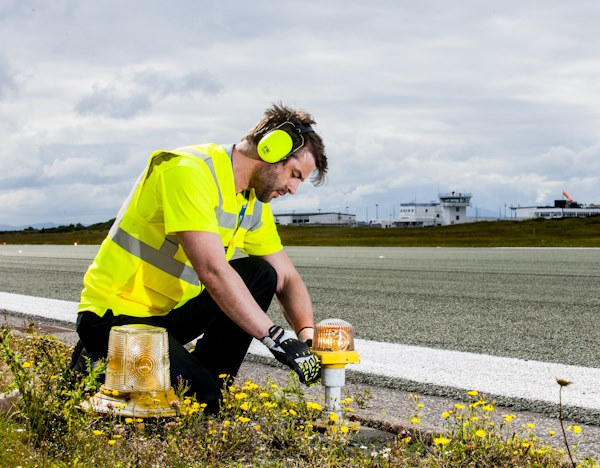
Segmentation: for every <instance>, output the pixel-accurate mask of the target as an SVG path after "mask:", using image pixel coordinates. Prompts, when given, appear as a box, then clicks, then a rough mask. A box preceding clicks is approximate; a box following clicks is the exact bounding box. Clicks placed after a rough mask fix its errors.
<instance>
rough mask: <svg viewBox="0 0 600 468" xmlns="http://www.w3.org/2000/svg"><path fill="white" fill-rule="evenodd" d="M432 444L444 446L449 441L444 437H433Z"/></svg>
mask: <svg viewBox="0 0 600 468" xmlns="http://www.w3.org/2000/svg"><path fill="white" fill-rule="evenodd" d="M409 440H410V438H409ZM433 443H434V444H435V445H446V444H449V443H450V439H447V438H446V437H444V436H442V435H441V436H439V437H435V438H434V439H433Z"/></svg>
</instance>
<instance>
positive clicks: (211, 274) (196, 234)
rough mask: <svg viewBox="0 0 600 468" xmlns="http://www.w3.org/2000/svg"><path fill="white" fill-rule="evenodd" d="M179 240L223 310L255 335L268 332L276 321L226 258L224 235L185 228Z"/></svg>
mask: <svg viewBox="0 0 600 468" xmlns="http://www.w3.org/2000/svg"><path fill="white" fill-rule="evenodd" d="M177 240H178V241H179V243H180V244H181V246H182V247H183V250H184V251H185V253H186V255H187V256H188V258H189V259H190V261H191V262H192V265H193V267H194V270H196V273H197V274H198V278H199V279H200V281H201V282H202V284H204V286H205V287H206V290H207V291H208V293H209V294H210V295H211V297H212V298H213V299H214V301H215V302H216V303H217V305H218V306H219V307H220V308H221V310H222V311H223V312H225V314H226V315H227V316H228V317H229V318H230V319H231V320H233V321H234V322H235V323H236V324H238V325H239V326H240V327H241V328H242V329H243V330H244V331H245V332H246V333H248V334H250V335H252V336H253V337H255V338H257V339H259V340H260V339H261V338H263V337H264V336H267V335H268V334H269V328H271V327H272V326H273V325H274V324H273V321H272V320H271V319H270V318H269V317H268V315H267V314H265V313H264V312H263V310H262V309H261V308H260V306H259V305H258V304H257V303H256V301H255V300H254V298H253V297H252V294H251V293H250V291H249V290H248V288H247V287H246V285H245V284H244V281H243V280H242V278H241V277H240V276H239V275H238V274H237V272H236V271H235V270H234V269H233V268H232V267H231V265H229V263H228V262H227V259H226V257H225V251H224V249H223V244H222V242H221V238H220V237H219V236H218V235H217V234H215V233H212V232H203V231H185V232H178V233H177Z"/></svg>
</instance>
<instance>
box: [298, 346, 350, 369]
mask: <svg viewBox="0 0 600 468" xmlns="http://www.w3.org/2000/svg"><path fill="white" fill-rule="evenodd" d="M310 351H311V352H312V353H313V354H314V355H315V356H317V357H318V358H319V361H321V365H322V366H330V367H335V366H337V367H345V366H346V364H353V363H356V362H358V353H357V352H356V351H320V350H318V349H311V350H310Z"/></svg>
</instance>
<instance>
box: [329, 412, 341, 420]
mask: <svg viewBox="0 0 600 468" xmlns="http://www.w3.org/2000/svg"><path fill="white" fill-rule="evenodd" d="M338 419H339V417H338V415H337V413H329V420H330V421H334V422H335V421H337V420H338Z"/></svg>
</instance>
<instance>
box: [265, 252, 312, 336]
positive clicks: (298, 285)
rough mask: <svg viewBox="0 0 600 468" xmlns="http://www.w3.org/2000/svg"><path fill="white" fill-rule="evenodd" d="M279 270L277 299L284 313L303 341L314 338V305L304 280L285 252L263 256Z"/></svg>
mask: <svg viewBox="0 0 600 468" xmlns="http://www.w3.org/2000/svg"><path fill="white" fill-rule="evenodd" d="M263 258H264V259H265V260H267V261H268V262H269V263H270V264H271V266H272V267H273V268H275V271H276V272H277V291H276V293H277V300H278V301H279V305H280V307H281V310H282V312H283V315H284V316H285V318H286V319H287V321H288V322H289V324H290V325H291V326H292V328H293V329H294V331H295V332H296V333H297V334H298V338H299V339H300V340H302V341H306V340H307V339H311V340H312V339H313V333H314V329H313V327H314V318H313V307H312V302H311V300H310V296H309V294H308V290H307V289H306V285H305V284H304V281H303V280H302V278H301V277H300V275H299V274H298V271H297V270H296V268H295V267H294V265H293V263H292V262H291V260H290V259H289V257H288V256H287V254H286V253H285V251H283V250H280V251H279V252H277V253H274V254H271V255H266V256H264V257H263Z"/></svg>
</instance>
